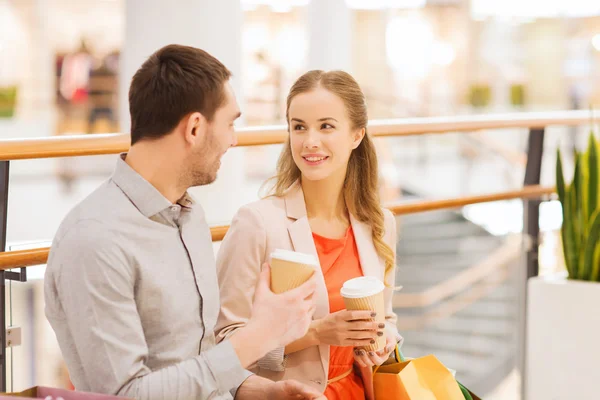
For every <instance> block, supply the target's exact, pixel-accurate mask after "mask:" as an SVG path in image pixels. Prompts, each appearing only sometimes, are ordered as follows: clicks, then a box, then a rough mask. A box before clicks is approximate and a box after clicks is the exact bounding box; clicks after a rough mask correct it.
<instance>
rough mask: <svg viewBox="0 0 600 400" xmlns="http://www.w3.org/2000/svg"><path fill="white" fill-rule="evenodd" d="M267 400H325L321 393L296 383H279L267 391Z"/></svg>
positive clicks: (290, 381) (289, 381)
mask: <svg viewBox="0 0 600 400" xmlns="http://www.w3.org/2000/svg"><path fill="white" fill-rule="evenodd" d="M266 398H267V399H268V400H287V399H296V400H327V397H325V395H323V393H319V392H317V391H316V390H315V389H313V388H311V387H310V386H307V385H304V384H302V383H300V382H298V381H292V380H287V381H279V382H275V383H273V384H272V385H271V387H270V388H268V389H267V397H266Z"/></svg>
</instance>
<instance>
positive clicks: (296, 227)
mask: <svg viewBox="0 0 600 400" xmlns="http://www.w3.org/2000/svg"><path fill="white" fill-rule="evenodd" d="M284 200H285V208H286V212H287V216H288V218H290V219H292V220H294V222H292V223H291V224H290V225H289V226H288V232H289V234H290V239H291V242H292V246H293V248H294V251H298V252H301V253H306V254H312V255H313V256H314V257H315V258H316V260H317V264H319V265H318V266H317V267H316V268H315V275H316V277H317V290H316V293H315V302H316V309H315V314H314V316H313V318H314V319H320V318H324V317H325V316H327V315H328V314H329V294H328V292H327V286H326V285H325V277H324V276H323V270H322V269H321V265H320V263H319V255H318V253H317V248H316V246H315V241H314V240H313V237H312V231H311V229H310V224H309V223H308V217H307V215H306V203H305V202H304V193H303V192H302V186H300V184H299V183H298V182H296V183H295V184H294V185H293V186H292V187H291V188H290V189H289V190H288V192H287V193H286V195H285V197H284ZM318 347H319V355H320V357H321V366H322V368H323V373H324V374H325V379H327V372H328V368H329V346H327V345H319V346H318Z"/></svg>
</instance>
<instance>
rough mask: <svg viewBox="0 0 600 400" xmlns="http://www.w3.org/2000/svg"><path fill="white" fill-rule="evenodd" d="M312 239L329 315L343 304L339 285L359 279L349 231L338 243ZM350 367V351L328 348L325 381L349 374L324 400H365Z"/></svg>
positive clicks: (361, 384)
mask: <svg viewBox="0 0 600 400" xmlns="http://www.w3.org/2000/svg"><path fill="white" fill-rule="evenodd" d="M313 239H314V241H315V246H316V248H317V253H318V255H319V261H320V263H321V269H322V270H323V276H324V277H325V285H326V286H327V292H328V294H329V312H331V313H333V312H336V311H340V310H343V309H344V308H345V306H344V300H343V299H342V296H341V294H340V290H341V288H342V285H343V284H344V282H345V281H347V280H348V279H352V278H356V277H359V276H363V272H362V269H361V266H360V260H359V257H358V249H357V247H356V242H355V240H354V233H353V232H352V227H349V228H348V231H347V232H346V236H345V237H343V238H341V239H329V238H325V237H323V236H319V235H317V234H315V233H313ZM353 365H354V348H353V347H338V346H331V347H330V355H329V371H328V379H333V378H335V377H338V376H340V375H342V374H344V373H345V372H347V371H348V370H350V369H352V373H351V374H350V375H348V376H346V377H345V378H342V379H340V380H339V381H337V382H332V383H330V384H328V385H327V388H326V389H325V396H326V397H327V399H328V400H338V399H340V400H341V399H344V400H346V399H352V400H354V399H364V398H365V390H364V386H363V382H362V379H361V377H360V376H359V375H357V374H356V373H355V371H354V369H353Z"/></svg>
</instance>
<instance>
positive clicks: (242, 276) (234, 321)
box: [215, 183, 399, 392]
mask: <svg viewBox="0 0 600 400" xmlns="http://www.w3.org/2000/svg"><path fill="white" fill-rule="evenodd" d="M384 215H385V241H386V243H388V244H389V245H390V247H391V248H392V249H393V250H394V253H395V251H396V223H395V219H394V217H393V215H392V213H391V212H390V211H389V210H384ZM350 222H351V224H352V229H353V231H354V236H355V239H356V245H357V248H358V253H359V258H360V263H361V267H362V270H363V274H364V275H365V276H375V277H378V278H379V279H382V280H383V277H384V269H385V266H384V262H383V260H382V259H381V258H380V257H379V256H378V254H377V252H376V250H375V247H374V245H373V240H372V236H371V227H370V226H369V225H367V224H365V223H363V222H360V221H358V220H356V218H354V217H353V216H352V215H351V216H350ZM275 249H286V250H294V251H299V252H303V253H307V254H312V255H314V256H315V257H316V258H317V259H318V256H317V250H316V247H315V244H314V241H313V237H312V232H311V229H310V225H309V223H308V218H307V215H306V204H305V202H304V193H303V192H302V187H301V185H300V184H299V183H296V184H295V185H293V186H292V187H291V188H290V189H289V190H288V191H287V192H286V194H285V196H283V197H269V198H266V199H263V200H260V201H257V202H254V203H251V204H249V205H246V206H244V207H242V208H241V209H240V210H239V211H238V213H237V214H236V215H235V217H234V218H233V220H232V223H231V228H230V229H229V231H228V232H227V235H226V236H225V238H224V240H223V243H222V244H221V247H220V249H219V252H218V255H217V272H218V277H219V286H220V296H221V312H220V315H219V319H218V322H217V326H216V329H215V332H216V334H217V340H223V339H224V338H226V337H228V336H229V335H231V334H232V333H233V332H235V330H236V329H239V328H241V327H243V326H244V325H245V324H246V323H247V322H248V320H249V318H250V314H251V309H252V300H253V297H254V290H255V287H256V285H257V282H258V276H259V274H260V269H261V266H262V264H263V263H264V262H268V261H269V260H270V259H269V255H270V254H271V252H272V251H274V250H275ZM316 276H317V280H318V284H317V292H316V311H315V315H314V319H320V318H323V317H325V316H326V315H328V314H329V299H328V295H327V289H326V286H325V281H324V278H323V273H322V271H321V268H320V267H319V268H317V269H316ZM387 279H388V282H390V283H391V284H392V285H393V282H394V279H395V273H394V272H392V273H391V274H390V276H388V277H387ZM392 292H393V291H392V289H386V291H385V303H386V320H387V325H388V327H387V328H388V329H390V330H391V331H392V332H393V333H394V334H395V335H396V336H398V337H399V335H398V331H397V328H396V315H395V314H394V312H393V311H392ZM248 345H249V346H251V345H252V344H251V343H248ZM251 370H252V371H253V372H254V373H256V374H257V375H259V376H263V377H266V378H269V379H271V380H274V381H278V380H282V379H296V380H298V381H301V382H304V383H306V384H309V385H311V386H312V387H314V388H316V389H317V390H320V391H321V392H322V391H324V390H325V387H326V385H327V379H328V377H327V371H328V370H329V346H328V345H319V346H313V347H310V348H307V349H304V350H301V351H298V352H295V353H292V354H289V355H287V356H285V357H284V356H283V349H278V350H275V351H273V352H271V353H269V354H268V355H267V356H265V357H264V358H263V359H261V360H260V361H259V362H258V363H257V365H255V366H253V367H252V368H251ZM365 378H366V379H370V377H364V376H363V379H365Z"/></svg>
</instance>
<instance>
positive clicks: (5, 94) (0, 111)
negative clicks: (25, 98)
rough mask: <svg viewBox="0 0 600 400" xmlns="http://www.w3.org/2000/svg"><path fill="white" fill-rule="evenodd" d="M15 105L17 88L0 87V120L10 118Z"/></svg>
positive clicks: (13, 112)
mask: <svg viewBox="0 0 600 400" xmlns="http://www.w3.org/2000/svg"><path fill="white" fill-rule="evenodd" d="M16 104H17V87H16V86H4V87H3V86H0V118H12V117H13V115H14V114H15V108H16Z"/></svg>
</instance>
